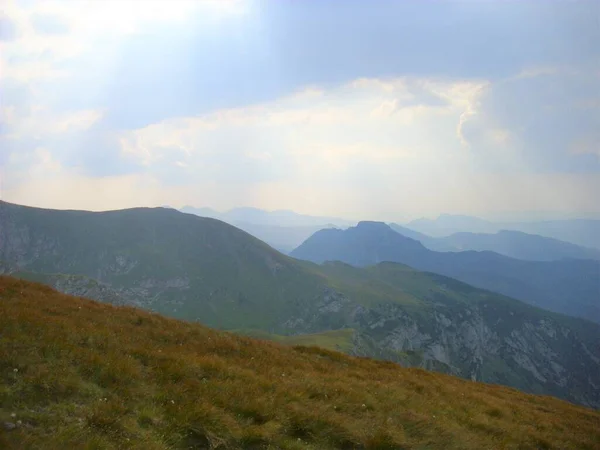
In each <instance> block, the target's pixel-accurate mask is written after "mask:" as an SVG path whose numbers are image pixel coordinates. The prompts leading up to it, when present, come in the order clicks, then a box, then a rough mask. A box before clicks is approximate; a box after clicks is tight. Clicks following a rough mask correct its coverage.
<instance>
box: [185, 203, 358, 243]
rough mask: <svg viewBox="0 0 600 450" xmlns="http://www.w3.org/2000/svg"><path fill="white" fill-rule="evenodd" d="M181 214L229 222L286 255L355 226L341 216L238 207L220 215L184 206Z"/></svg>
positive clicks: (209, 210)
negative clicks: (319, 236)
mask: <svg viewBox="0 0 600 450" xmlns="http://www.w3.org/2000/svg"><path fill="white" fill-rule="evenodd" d="M180 211H181V212H185V213H188V214H195V215H197V216H200V217H210V218H214V219H219V220H222V221H223V222H227V223H228V224H230V225H234V226H236V227H238V228H241V229H242V230H244V231H246V232H247V233H250V234H251V235H252V236H254V237H256V238H258V239H260V240H261V241H264V242H266V243H267V244H269V245H270V246H271V247H273V248H275V249H277V250H279V251H281V252H284V253H289V252H290V251H292V250H293V249H295V248H296V247H298V246H299V245H300V244H301V243H302V242H304V241H305V240H306V239H308V237H310V236H311V235H312V234H313V233H315V232H317V231H319V230H321V229H323V228H336V227H346V226H349V225H353V224H354V223H355V222H351V221H347V220H344V219H340V218H337V217H318V216H308V215H304V214H298V213H296V212H294V211H286V210H278V211H265V210H262V209H258V208H234V209H231V210H229V211H226V212H219V211H216V210H214V209H211V208H194V207H192V206H184V207H183V208H181V209H180Z"/></svg>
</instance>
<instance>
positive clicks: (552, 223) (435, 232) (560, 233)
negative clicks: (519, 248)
mask: <svg viewBox="0 0 600 450" xmlns="http://www.w3.org/2000/svg"><path fill="white" fill-rule="evenodd" d="M404 226H405V227H406V228H409V229H411V230H414V231H418V232H420V233H424V234H426V235H429V236H433V237H443V236H449V235H451V234H454V233H459V232H470V233H497V232H498V231H501V230H511V231H520V232H522V233H528V234H535V235H539V236H545V237H549V238H554V239H558V240H561V241H565V242H570V243H572V244H576V245H579V246H582V247H587V248H594V249H597V250H598V249H600V220H597V219H596V220H595V219H565V220H544V221H534V222H492V221H488V220H484V219H480V218H478V217H471V216H464V215H452V214H442V215H440V216H439V217H438V218H437V219H417V220H413V221H411V222H409V223H407V224H405V225H404Z"/></svg>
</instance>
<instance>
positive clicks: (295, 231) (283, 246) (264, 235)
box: [232, 222, 336, 253]
mask: <svg viewBox="0 0 600 450" xmlns="http://www.w3.org/2000/svg"><path fill="white" fill-rule="evenodd" d="M232 225H235V226H236V227H238V228H240V229H242V230H244V231H245V232H247V233H250V234H251V235H252V236H254V237H256V238H258V239H260V240H261V241H264V242H266V243H267V244H269V245H270V246H271V247H273V248H274V249H276V250H279V251H280V252H282V253H289V252H291V251H292V250H294V249H295V248H296V247H298V246H299V245H300V244H302V243H303V242H304V241H305V240H306V239H308V238H309V237H310V236H312V235H313V234H314V233H316V232H317V231H319V230H322V229H324V228H325V229H326V228H336V227H335V225H333V224H325V225H307V226H297V227H295V226H281V225H263V224H255V223H247V222H235V223H232Z"/></svg>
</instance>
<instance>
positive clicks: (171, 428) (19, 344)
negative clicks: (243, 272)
mask: <svg viewBox="0 0 600 450" xmlns="http://www.w3.org/2000/svg"><path fill="white" fill-rule="evenodd" d="M349 332H350V331H349V330H340V331H339V332H334V333H333V334H328V338H330V339H332V340H333V341H335V340H336V339H337V338H340V337H341V336H344V335H345V334H348V333H349ZM336 333H337V334H338V335H337V336H336ZM340 335H341V336H340ZM313 338H314V337H313ZM323 339H324V338H323V336H320V337H318V338H316V340H317V341H321V342H322V341H323ZM13 415H14V416H13ZM5 421H11V422H16V421H20V423H19V427H18V428H17V429H16V430H14V431H10V432H5V431H0V448H6V449H66V448H68V449H144V450H152V449H179V448H181V449H184V448H198V449H201V448H215V449H216V448H219V449H242V448H244V449H250V448H254V449H260V448H264V449H268V448H272V449H324V450H327V449H340V448H341V449H435V448H444V449H483V448H494V449H500V448H514V449H525V448H532V449H533V448H556V449H568V448H573V449H586V448H587V449H596V448H600V413H599V412H597V411H593V410H589V409H586V408H583V407H578V406H575V405H572V404H570V403H566V402H563V401H560V400H557V399H555V398H551V397H539V396H534V395H529V394H524V393H522V392H520V391H517V390H514V389H510V388H506V387H502V386H495V385H487V384H482V383H474V382H469V381H465V380H462V379H459V378H455V377H450V376H446V375H442V374H437V373H433V372H427V371H424V370H420V369H404V368H401V367H399V366H397V365H396V364H393V363H390V362H384V361H374V360H369V359H360V358H352V357H349V356H346V355H344V354H341V353H338V352H332V351H328V350H325V349H320V348H315V347H306V346H294V347H290V346H284V345H281V344H278V343H274V342H266V341H258V340H254V339H252V338H249V337H242V336H237V335H234V334H231V333H224V332H218V331H214V330H211V329H209V328H205V327H203V326H200V325H197V324H192V323H187V322H182V321H177V320H175V319H169V318H166V317H163V316H160V315H157V314H150V313H147V312H144V311H141V310H137V309H133V308H126V307H115V306H111V305H106V304H101V303H97V302H93V301H90V300H86V299H81V298H75V297H70V296H66V295H62V294H58V293H57V292H56V291H54V290H52V289H50V288H48V287H46V286H42V285H39V284H35V283H30V282H26V281H22V280H16V279H14V278H10V277H0V423H2V422H5Z"/></svg>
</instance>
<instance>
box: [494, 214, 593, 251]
mask: <svg viewBox="0 0 600 450" xmlns="http://www.w3.org/2000/svg"><path fill="white" fill-rule="evenodd" d="M501 228H504V229H508V230H517V231H522V232H524V233H531V234H539V235H540V236H547V237H551V238H554V239H560V240H561V241H566V242H571V243H573V244H576V245H581V246H583V247H588V248H595V249H600V220H594V219H573V220H547V221H543V222H530V223H529V222H523V223H508V224H506V225H503V226H502V227H501Z"/></svg>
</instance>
